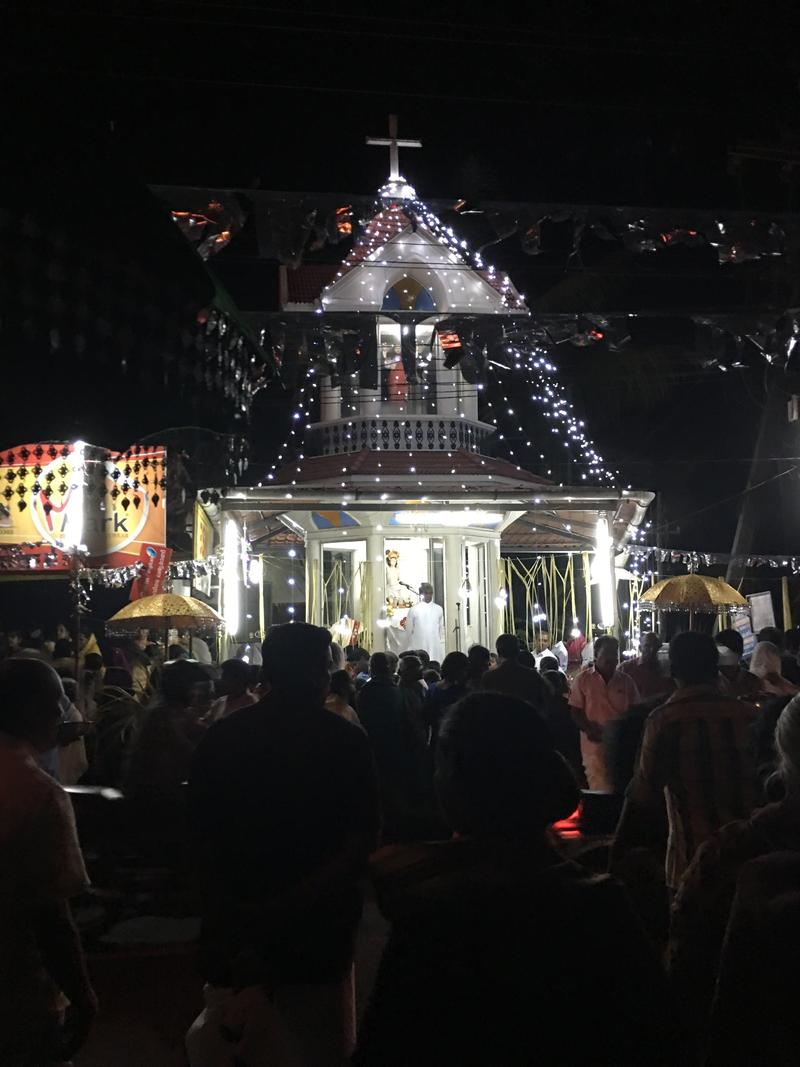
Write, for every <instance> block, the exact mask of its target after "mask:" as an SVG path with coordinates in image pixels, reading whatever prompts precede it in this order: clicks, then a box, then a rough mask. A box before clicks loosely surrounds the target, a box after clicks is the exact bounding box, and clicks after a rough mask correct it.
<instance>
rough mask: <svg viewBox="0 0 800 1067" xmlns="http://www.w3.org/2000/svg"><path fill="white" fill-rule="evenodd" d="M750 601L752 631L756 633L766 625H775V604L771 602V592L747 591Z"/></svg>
mask: <svg viewBox="0 0 800 1067" xmlns="http://www.w3.org/2000/svg"><path fill="white" fill-rule="evenodd" d="M747 599H748V601H749V603H750V621H751V623H752V626H753V633H756V634H757V633H758V632H759V631H760V630H763V629H765V628H766V627H767V626H774V625H775V606H774V604H773V603H772V593H770V592H766V593H749V594H748V597H747Z"/></svg>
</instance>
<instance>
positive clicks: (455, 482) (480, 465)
mask: <svg viewBox="0 0 800 1067" xmlns="http://www.w3.org/2000/svg"><path fill="white" fill-rule="evenodd" d="M412 468H413V469H412ZM376 478H380V483H377V484H380V485H381V486H383V487H386V486H388V485H391V484H392V479H395V480H396V479H398V478H402V479H403V482H402V483H397V482H395V484H402V485H404V486H408V484H409V481H413V479H414V478H417V479H418V480H419V481H420V482H421V483H422V488H423V489H425V490H427V489H429V488H430V485H431V479H435V480H436V482H437V483H439V484H442V483H443V484H445V485H447V486H449V487H450V488H451V489H452V488H460V487H461V484H462V483H463V484H464V485H465V486H466V488H475V485H476V479H478V478H480V479H482V480H483V479H487V480H490V479H491V480H494V479H502V481H503V484H504V485H506V486H507V485H508V483H509V482H510V483H513V484H514V485H515V486H520V487H523V488H525V489H535V488H537V487H538V486H546V485H549V484H550V483H549V482H547V480H546V479H544V478H539V477H537V475H535V474H531V472H530V471H526V470H524V469H522V468H520V467H517V466H516V464H514V463H511V462H510V461H509V460H507V459H498V458H495V457H492V456H481V455H479V454H478V453H476V452H465V451H463V450H460V449H455V450H450V451H447V452H445V451H442V452H427V451H422V450H419V451H413V452H408V451H405V450H404V451H398V452H394V451H380V452H379V451H377V450H372V449H369V448H362V449H361V451H359V452H347V453H342V454H340V455H333V456H307V457H306V458H305V459H299V460H296V461H295V462H292V463H289V464H287V465H286V466H285V467H281V469H280V470H279V471H278V473H277V474H276V475H275V478H274V479H272V483H273V484H275V485H292V484H297V485H321V484H327V483H331V482H335V484H336V487H337V488H338V487H341V488H344V489H347V488H349V487H351V486H355V485H362V483H363V482H364V480H366V479H370V481H372V482H373V484H376V483H375V479H376ZM342 483H344V484H342ZM482 488H483V489H485V488H486V487H485V486H482Z"/></svg>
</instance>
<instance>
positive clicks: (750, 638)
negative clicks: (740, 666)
mask: <svg viewBox="0 0 800 1067" xmlns="http://www.w3.org/2000/svg"><path fill="white" fill-rule="evenodd" d="M733 628H734V630H736V631H737V632H738V633H740V634H741V635H742V640H743V641H744V657H745V659H749V658H750V656H752V654H753V649H754V648H755V647H756V635H755V634H754V633H753V627H752V626H751V625H750V616H749V615H747V614H745V613H744V612H742V613H741V614H737V615H734V616H733Z"/></svg>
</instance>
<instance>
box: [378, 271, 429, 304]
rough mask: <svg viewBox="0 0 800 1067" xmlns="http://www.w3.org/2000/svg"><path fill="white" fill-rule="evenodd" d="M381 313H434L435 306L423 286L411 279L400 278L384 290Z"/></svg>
mask: <svg viewBox="0 0 800 1067" xmlns="http://www.w3.org/2000/svg"><path fill="white" fill-rule="evenodd" d="M382 309H383V311H435V310H436V304H435V303H434V301H433V297H432V296H431V294H430V292H429V291H428V290H427V289H426V288H425V286H424V285H420V283H419V282H418V281H417V280H416V279H415V278H411V277H405V278H401V279H400V280H399V281H397V282H395V284H394V285H393V286H392V287H391V289H387V290H386V295H385V296H384V298H383V308H382Z"/></svg>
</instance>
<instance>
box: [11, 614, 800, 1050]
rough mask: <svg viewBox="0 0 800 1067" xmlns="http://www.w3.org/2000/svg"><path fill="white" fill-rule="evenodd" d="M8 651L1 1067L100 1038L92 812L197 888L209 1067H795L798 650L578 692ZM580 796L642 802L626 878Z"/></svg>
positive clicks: (459, 663) (514, 666) (527, 676)
mask: <svg viewBox="0 0 800 1067" xmlns="http://www.w3.org/2000/svg"><path fill="white" fill-rule="evenodd" d="M190 640H191V642H192V648H191V649H190V648H189V642H190ZM3 642H4V648H3V651H4V655H3V658H2V659H0V886H2V895H3V908H2V911H0V960H2V962H1V963H0V991H1V992H2V996H0V1063H3V1064H8V1065H9V1067H50V1065H51V1064H57V1063H62V1062H65V1061H67V1060H68V1059H69V1057H70V1055H71V1054H72V1053H73V1052H74V1051H75V1050H76V1049H78V1048H79V1047H80V1045H81V1043H82V1041H83V1040H84V1038H85V1036H86V1034H87V1031H88V1028H89V1026H90V1024H91V1021H92V1018H93V1016H94V1014H95V1013H96V1011H97V1010H98V1005H97V1001H96V998H95V995H94V992H93V990H92V986H91V982H90V978H89V976H88V974H87V970H86V966H85V962H84V958H83V953H82V950H81V944H80V938H79V936H78V933H77V931H76V927H75V924H74V922H73V919H72V915H71V912H70V900H71V899H73V898H75V897H76V896H78V895H80V894H82V893H85V892H86V891H87V888H88V877H87V873H86V869H85V866H84V861H83V858H82V854H81V848H80V845H79V842H78V836H77V830H76V825H75V818H74V815H73V811H72V806H71V804H70V801H69V797H68V794H67V793H65V791H64V789H63V788H62V785H67V786H69V785H73V784H75V783H76V782H81V783H84V784H90V785H98V786H104V787H106V786H114V787H116V788H117V789H119V790H121V791H122V793H124V796H125V802H126V804H128V805H129V806H130V811H131V813H132V816H131V818H132V822H133V823H135V825H136V826H137V827H138V828H139V830H140V832H141V839H142V840H143V841H146V842H147V845H148V848H150V849H152V850H153V851H154V853H156V854H158V855H160V856H161V857H169V858H170V860H171V861H172V862H176V863H181V864H185V865H186V867H187V868H189V869H191V870H192V871H193V878H192V881H193V885H196V886H197V887H198V891H199V904H200V908H201V911H202V924H203V925H202V937H201V946H200V961H201V970H202V974H203V978H204V980H205V983H206V986H205V1008H204V1010H203V1011H202V1012H201V1013H200V1015H199V1016H198V1019H197V1021H196V1023H195V1025H194V1026H193V1027H192V1029H191V1031H190V1033H189V1034H188V1036H187V1052H188V1056H189V1061H190V1063H191V1065H192V1067H233V1065H234V1064H235V1065H237V1067H238V1065H244V1067H257V1065H261V1064H271V1065H272V1064H275V1065H277V1064H280V1065H284V1064H285V1065H287V1067H288V1065H292V1067H301V1065H308V1067H327V1065H328V1064H330V1065H334V1064H338V1065H341V1064H344V1063H346V1062H353V1063H357V1064H359V1065H366V1064H375V1065H381V1067H384V1065H388V1067H392V1065H397V1067H400V1065H411V1064H422V1065H425V1064H431V1065H432V1064H437V1065H440V1064H449V1063H452V1064H476V1065H477V1064H482V1065H483V1064H486V1065H489V1064H501V1063H502V1064H520V1065H522V1064H530V1063H535V1062H547V1063H548V1064H556V1065H558V1064H564V1065H566V1064H598V1065H599V1064H608V1065H612V1064H613V1065H619V1067H625V1065H634V1064H636V1065H643V1064H677V1063H679V1062H680V1063H688V1064H703V1063H706V1064H710V1065H717V1064H722V1063H725V1064H742V1065H743V1064H745V1063H747V1064H754V1063H759V1064H769V1065H771V1064H776V1065H778V1064H785V1063H790V1062H795V1059H794V1058H793V1057H794V1056H795V1052H794V1050H795V1049H796V1047H798V1046H797V1045H796V1041H797V1038H798V1034H797V1032H796V1030H797V1027H796V1024H795V1023H794V1014H793V1012H792V1011H791V1010H790V997H791V996H792V995H793V994H794V992H795V983H794V967H793V966H791V965H790V963H789V960H790V958H791V956H792V953H793V951H794V950H796V948H797V947H798V945H797V944H796V939H795V934H794V931H795V929H796V926H795V924H796V918H797V916H798V914H800V913H798V911H797V908H798V904H800V900H798V896H797V893H798V890H797V886H798V885H800V882H798V880H797V874H798V872H799V871H800V806H799V805H798V798H800V695H798V694H800V663H798V648H800V642H798V640H797V635H796V634H795V633H789V634H783V633H781V632H780V631H777V630H774V629H771V630H770V631H765V632H762V633H761V634H760V635H759V643H758V645H757V647H756V649H755V651H754V652H753V655H752V657H751V659H750V661H749V663H746V662H745V660H744V647H743V643H742V639H741V636H740V635H739V634H738V633H737V632H736V631H733V630H727V631H721V632H720V633H718V634H717V635H716V636H715V637H714V638H712V637H711V636H709V635H707V634H701V633H696V632H692V631H689V632H685V633H681V634H678V635H677V636H676V637H675V638H674V639H673V640H672V642H671V643H670V646H669V655H668V658H667V657H665V656H664V655H663V650H662V648H661V641H660V639H659V638H658V636H657V635H656V634H653V633H650V634H647V635H646V636H645V637H644V639H643V641H642V643H641V648H640V654H639V655H638V656H637V657H636V658H635V659H629V660H628V661H626V662H625V663H624V664H623V665H620V649H619V645H618V643H617V641H616V640H615V639H614V638H612V637H600V638H598V639H596V640H595V642H594V648H593V659H592V662H591V663H590V664H589V665H587V666H586V667H584V668H583V669H582V670H580V671H579V672H578V673H577V674H576V675H575V676H574V677H571V678H570V677H568V675H567V673H566V672H564V671H563V670H561V668H560V666H559V662H558V660H557V659H556V658H555V657H551V656H543V657H540V658H539V661H538V665H537V662H536V659H535V658H534V657H533V656H532V655H531V654H530V653H529V652H528V651H527V650H526V649H525V648H524V647H523V646H522V644H521V642H520V641H519V639H518V638H517V636H516V635H513V634H503V635H501V636H500V637H499V638H498V640H497V642H496V649H495V650H494V652H492V651H490V650H489V649H486V648H483V647H481V646H475V647H473V648H470V649H469V650H468V651H467V652H466V653H461V652H451V653H449V654H448V655H447V656H445V657H444V659H443V661H442V662H441V663H438V662H433V661H431V660H430V658H429V656H428V655H427V653H426V652H425V651H424V650H414V651H409V652H406V653H403V654H402V655H400V656H399V657H398V656H395V655H394V654H392V653H389V652H375V653H373V654H372V655H371V656H370V655H369V654H368V653H366V652H365V651H364V650H363V649H361V648H358V647H355V646H354V647H350V648H348V649H342V648H341V647H340V646H338V645H337V644H335V643H334V642H332V640H331V637H330V634H329V633H328V631H326V630H323V629H320V628H318V627H314V626H311V625H308V624H305V623H293V624H287V625H284V626H277V627H274V628H273V629H272V630H271V631H270V632H269V633H268V634H267V636H266V638H265V640H264V643H263V646H262V648H261V649H260V659H261V660H262V662H261V664H260V666H258V667H254V666H253V665H251V664H249V663H246V662H244V661H243V660H241V659H231V660H227V661H225V662H223V663H222V664H221V665H220V667H219V669H215V668H213V667H212V666H210V662H200V658H201V656H202V658H203V659H204V660H205V659H206V654H205V653H208V656H207V659H208V661H210V659H211V656H210V653H209V652H208V648H207V646H206V648H205V653H204V652H203V651H202V650H201V651H200V653H199V654H198V645H197V643H196V642H197V639H196V638H194V639H190V638H189V637H188V635H179V637H178V639H177V640H176V642H175V644H174V645H173V646H171V647H168V649H167V652H166V655H164V654H163V648H159V646H158V645H157V644H155V643H152V642H150V640H149V634H148V633H147V632H146V631H140V632H138V633H137V634H136V635H135V636H134V637H132V638H130V639H124V640H118V641H105V640H104V639H100V640H99V641H98V640H97V639H96V638H95V637H92V636H91V635H82V636H79V637H77V639H74V638H73V636H71V635H70V633H69V632H68V629H67V627H65V626H61V627H58V628H56V630H54V632H53V634H52V635H49V636H48V637H47V638H45V637H43V636H42V635H41V634H39V633H33V634H22V633H9V634H6V635H4V637H3ZM60 783H61V784H60ZM581 787H584V788H585V790H586V791H587V792H586V795H591V796H595V795H597V796H611V797H614V796H618V797H620V798H622V797H623V796H624V803H623V804H622V811H621V815H620V817H619V822H618V825H617V828H616V832H615V834H614V835H613V839H612V840H611V841H610V848H608V849H607V850H606V852H605V854H606V855H607V865H608V872H609V873H606V871H605V870H600V868H599V867H598V864H597V848H596V847H595V848H594V849H593V851H592V856H593V858H592V860H591V863H590V865H589V866H588V867H587V866H586V865H583V864H582V863H581V854H580V852H579V851H578V850H577V849H576V846H575V845H574V843H573V845H572V847H571V849H570V850H569V851H568V850H567V848H566V845H565V844H564V843H563V842H562V841H561V840H560V839H559V838H558V836H557V834H556V833H555V832H554V830H553V826H554V824H555V823H558V822H559V820H563V819H566V818H567V817H569V816H571V815H573V813H574V812H575V811H576V809H578V808H579V805H580V800H581V792H580V789H581ZM593 844H594V845H595V846H596V845H597V842H596V841H595V842H593ZM606 844H609V842H606ZM586 855H587V856H588V853H587V854H586ZM585 862H587V861H586V860H585ZM367 874H368V875H369V883H368V884H369V885H370V886H371V889H370V892H371V893H372V894H374V898H375V900H376V901H377V904H378V906H379V907H380V909H381V911H382V912H383V914H384V916H385V917H386V919H387V920H388V921H389V923H390V924H391V927H390V930H391V932H390V934H389V938H388V942H387V944H386V947H385V949H384V952H383V957H382V960H381V963H380V967H379V970H378V974H377V978H376V981H375V984H374V988H373V990H372V993H371V996H370V999H369V1002H368V1004H367V1005H366V1007H365V1009H364V1011H363V1012H362V1014H361V1019H360V1022H359V1024H358V1025H357V1020H356V1003H355V992H354V990H355V984H354V953H355V938H356V934H357V931H358V928H359V923H360V920H361V913H362V904H363V898H364V892H365V885H366V884H367V881H366V876H367ZM756 962H757V965H754V964H755V963H756ZM754 1004H757V1005H758V1014H757V1015H756V1016H754V1012H753V1005H754ZM100 1010H102V1005H101V1006H100Z"/></svg>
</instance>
